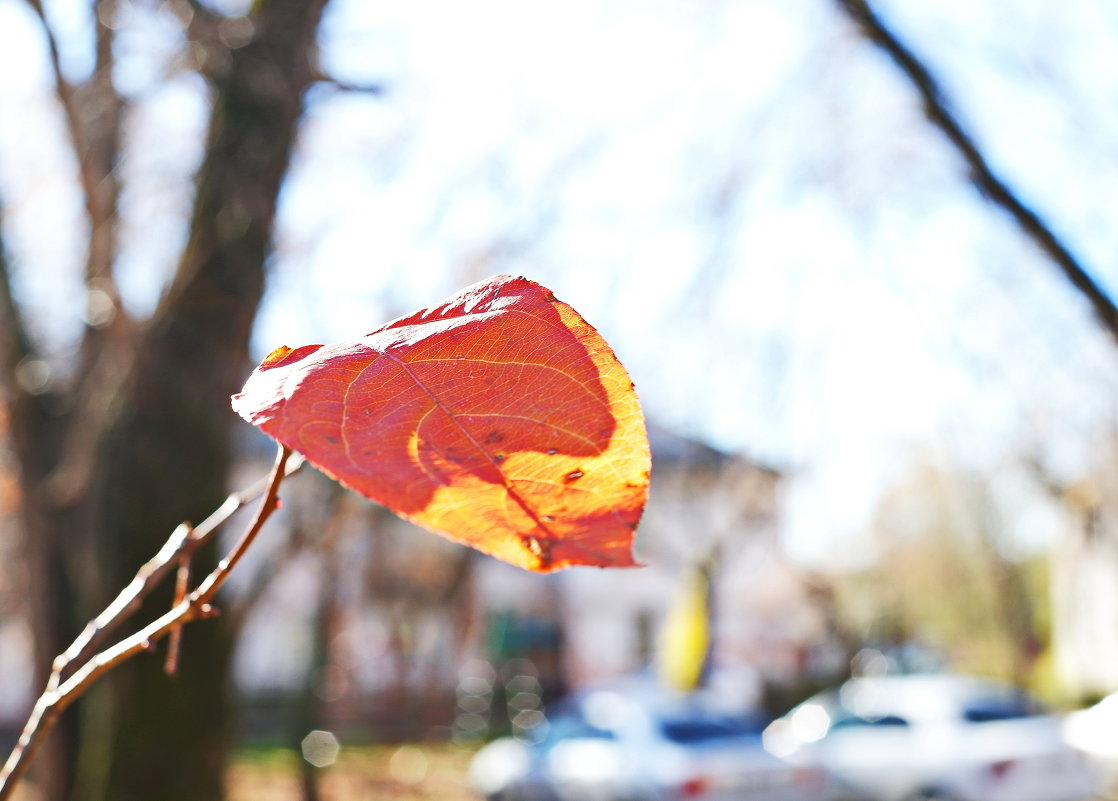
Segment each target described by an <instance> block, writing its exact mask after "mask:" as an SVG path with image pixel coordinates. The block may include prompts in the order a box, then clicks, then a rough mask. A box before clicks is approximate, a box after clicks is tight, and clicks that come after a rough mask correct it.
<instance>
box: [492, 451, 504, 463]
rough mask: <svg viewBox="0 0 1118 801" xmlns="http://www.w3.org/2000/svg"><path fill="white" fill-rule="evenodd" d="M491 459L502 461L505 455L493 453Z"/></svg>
mask: <svg viewBox="0 0 1118 801" xmlns="http://www.w3.org/2000/svg"><path fill="white" fill-rule="evenodd" d="M493 459H494V461H497V462H503V461H504V460H505V455H504V454H503V453H495V454H493Z"/></svg>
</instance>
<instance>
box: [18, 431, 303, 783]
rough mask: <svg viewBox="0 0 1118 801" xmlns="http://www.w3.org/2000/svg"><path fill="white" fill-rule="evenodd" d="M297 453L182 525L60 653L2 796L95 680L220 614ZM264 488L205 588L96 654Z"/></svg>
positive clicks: (284, 451) (296, 463)
mask: <svg viewBox="0 0 1118 801" xmlns="http://www.w3.org/2000/svg"><path fill="white" fill-rule="evenodd" d="M290 456H291V451H290V450H289V449H288V448H285V447H283V446H281V447H280V448H279V451H278V453H277V457H276V463H275V465H274V467H273V468H272V473H271V476H270V477H269V479H268V480H267V484H266V485H264V484H263V483H258V484H257V485H255V486H253V487H251V488H249V489H247V490H244V491H242V492H239V493H234V494H232V495H230V496H229V497H228V498H226V500H225V502H224V503H223V504H222V505H221V506H220V507H218V509H217V510H216V511H215V512H214V513H213V514H211V515H210V516H209V517H208V518H206V520H205V521H203V522H202V523H201V524H199V525H198V526H197V527H193V528H192V527H191V526H189V525H186V524H183V525H180V526H179V527H178V528H176V529H175V531H174V532H172V534H171V536H170V537H169V538H168V539H167V541H166V542H165V543H164V545H163V547H162V548H160V549H159V552H158V553H156V555H155V556H154V557H152V558H151V559H150V560H149V561H148V562H147V563H145V564H144V565H143V566H142V567H141V568H140V569H139V571H137V573H136V577H135V578H134V579H133V580H132V582H131V583H130V584H129V585H128V586H127V587H125V588H124V589H123V590H122V591H121V592H120V594H119V595H118V596H117V597H116V599H115V600H113V602H112V603H110V604H109V605H108V606H107V607H106V608H105V610H104V611H103V612H102V613H101V614H100V615H98V616H97V617H95V618H94V619H93V620H91V621H90V622H89V624H88V625H87V626H86V627H85V629H84V630H83V631H82V633H81V634H79V635H78V637H77V639H75V640H74V642H73V643H72V644H71V645H70V647H69V648H67V649H66V650H65V651H64V652H63V653H62V654H60V655H59V656H58V658H57V659H56V660H55V662H54V665H53V666H52V671H51V676H50V679H49V681H48V682H47V686H46V689H45V690H44V691H43V694H42V695H41V696H40V697H39V699H38V701H36V703H35V706H34V708H33V709H32V712H31V715H30V717H29V718H28V720H27V724H26V725H25V726H24V729H23V732H22V734H21V735H20V738H19V741H18V742H17V743H16V746H15V748H14V749H13V750H12V753H11V755H10V756H9V757H8V761H7V763H6V764H5V765H4V767H3V768H2V769H0V801H6V799H8V798H9V797H10V796H11V794H12V793H13V792H14V791H15V786H16V783H17V782H18V781H19V779H20V777H21V776H22V775H23V772H24V771H25V770H26V769H27V766H28V764H29V763H30V761H31V760H32V758H33V757H34V755H35V753H36V751H38V749H39V746H40V745H41V744H42V742H43V739H44V738H45V737H46V735H47V733H48V732H49V731H50V730H51V728H53V726H54V724H55V723H56V722H57V720H58V716H59V715H60V714H61V713H62V711H63V710H64V709H65V708H66V707H68V706H69V705H70V704H71V703H73V702H74V701H75V700H77V699H78V698H79V697H80V696H81V695H83V694H84V693H85V691H86V690H88V689H89V687H90V686H91V685H92V684H93V682H94V681H96V680H97V679H98V678H99V677H100V676H102V675H103V674H105V673H107V672H108V671H110V670H112V669H113V668H114V667H116V666H117V665H119V664H121V663H122V662H124V661H126V660H128V659H130V658H131V657H133V656H135V655H136V654H138V653H140V652H142V651H150V650H152V648H153V647H154V644H155V643H156V642H158V641H159V640H160V639H162V638H163V637H166V636H168V635H170V634H173V633H174V632H176V631H178V630H179V629H180V628H181V627H182V625H183V624H184V623H188V622H190V621H192V620H198V619H202V618H206V617H212V616H213V615H214V614H216V612H215V610H214V609H213V607H212V606H211V601H212V600H213V598H214V595H215V594H216V593H217V591H218V590H219V589H220V588H221V586H222V584H224V583H225V580H226V579H227V578H228V576H229V573H230V571H232V569H233V568H234V567H235V566H236V564H237V562H238V561H239V560H240V558H241V557H242V556H243V555H244V553H245V551H246V550H247V549H248V547H249V546H250V545H251V544H252V542H253V540H254V539H255V538H256V535H257V534H258V533H259V532H260V530H261V528H263V526H264V523H265V522H266V521H267V520H268V518H269V517H270V516H271V515H272V513H273V512H274V511H275V510H276V509H277V508H279V486H280V483H281V482H282V481H283V479H284V478H285V477H286V476H288V475H290V474H291V473H293V472H295V471H296V470H298V469H299V468H300V467H301V466H302V458H301V457H297V458H296V459H290V458H289V457H290ZM261 493H263V495H264V497H263V500H262V501H261V502H260V506H259V508H258V509H257V512H256V515H255V517H254V518H253V520H252V522H251V523H250V524H249V526H248V528H247V529H246V530H245V532H244V534H243V535H242V536H241V539H240V540H239V541H238V542H237V544H236V545H235V546H234V547H233V549H232V550H231V551H230V552H229V555H228V556H227V557H226V558H225V559H223V560H222V561H221V562H220V563H219V564H218V566H217V567H216V568H214V570H213V571H212V572H211V573H210V574H209V575H208V576H207V577H206V579H205V580H204V581H203V582H202V584H201V585H200V586H199V587H197V588H196V589H195V590H194V591H193V592H191V593H190V594H189V595H187V596H186V597H185V598H184V599H183V600H182V601H180V602H178V603H176V604H175V605H174V607H173V608H172V609H171V610H170V611H169V612H167V613H165V614H164V615H162V616H160V617H159V618H157V619H156V620H154V621H152V622H151V623H149V624H148V625H147V626H145V627H143V628H142V629H140V630H139V631H137V632H136V633H135V634H132V635H131V636H129V637H126V638H124V639H122V640H120V641H119V642H118V643H116V644H115V645H112V646H110V647H108V648H105V649H104V650H102V651H101V652H99V653H93V651H94V650H95V648H96V647H97V643H98V642H99V641H100V640H103V639H104V637H105V635H107V634H108V633H109V632H111V631H112V630H114V629H115V628H116V627H117V626H119V625H120V624H121V623H122V622H124V621H125V620H126V619H128V618H129V617H130V616H131V615H132V614H133V613H134V612H135V611H136V610H137V609H138V608H139V606H140V601H141V600H142V599H143V598H144V597H146V596H147V595H148V593H149V592H150V591H151V590H152V589H153V588H154V587H155V585H156V584H158V583H159V581H160V579H162V578H163V577H164V576H165V575H166V574H167V573H168V572H169V571H170V569H171V568H172V567H174V566H176V565H177V564H178V563H179V561H180V559H181V558H182V557H183V555H184V554H189V553H191V552H193V551H194V550H195V549H196V548H197V547H198V546H199V545H201V544H202V543H204V542H205V541H207V540H208V539H209V538H211V537H212V536H213V535H214V533H215V532H216V531H217V529H218V527H219V526H220V525H221V524H222V523H224V522H225V521H226V520H228V519H229V517H230V516H231V515H232V514H233V513H234V512H235V511H237V510H238V509H240V508H241V507H242V506H244V505H245V504H247V503H249V502H250V501H251V500H252V499H253V498H255V497H257V496H259V495H260V494H261ZM75 664H76V665H78V667H77V669H76V670H74V671H73V672H72V673H71V674H70V675H69V676H66V675H65V672H66V671H67V669H68V668H69V667H70V666H72V665H75Z"/></svg>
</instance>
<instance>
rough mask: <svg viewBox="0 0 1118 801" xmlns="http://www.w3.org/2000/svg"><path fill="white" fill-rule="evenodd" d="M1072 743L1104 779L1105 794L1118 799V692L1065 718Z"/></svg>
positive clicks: (1067, 734) (1068, 738) (1103, 790)
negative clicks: (1094, 765) (1092, 763)
mask: <svg viewBox="0 0 1118 801" xmlns="http://www.w3.org/2000/svg"><path fill="white" fill-rule="evenodd" d="M1064 735H1065V736H1066V737H1067V740H1068V742H1069V743H1071V744H1072V745H1074V746H1075V747H1076V748H1079V749H1080V750H1082V751H1085V752H1086V753H1087V755H1088V756H1090V757H1091V759H1092V760H1093V761H1094V762H1095V764H1096V766H1097V767H1098V769H1099V773H1100V774H1101V777H1102V785H1103V789H1102V795H1103V797H1104V798H1107V799H1118V693H1111V694H1110V695H1108V696H1106V697H1105V698H1103V699H1102V700H1101V701H1099V702H1098V703H1097V704H1095V705H1094V706H1091V707H1088V708H1087V709H1081V710H1079V711H1077V712H1072V713H1070V714H1068V715H1067V717H1065V718H1064Z"/></svg>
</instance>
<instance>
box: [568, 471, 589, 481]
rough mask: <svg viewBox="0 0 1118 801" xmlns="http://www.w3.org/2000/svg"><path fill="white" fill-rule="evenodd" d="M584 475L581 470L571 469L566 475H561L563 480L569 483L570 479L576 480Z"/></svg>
mask: <svg viewBox="0 0 1118 801" xmlns="http://www.w3.org/2000/svg"><path fill="white" fill-rule="evenodd" d="M584 475H586V474H585V473H583V472H582V471H581V470H572V471H571V472H569V473H567V475H565V476H563V481H565V482H567V483H568V484H570V483H571V482H572V481H578V480H579V479H580V478H582V477H583V476H584Z"/></svg>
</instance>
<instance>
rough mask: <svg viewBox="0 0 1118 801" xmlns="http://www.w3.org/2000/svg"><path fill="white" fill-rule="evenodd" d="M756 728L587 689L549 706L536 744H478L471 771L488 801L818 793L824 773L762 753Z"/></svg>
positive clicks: (651, 699) (816, 800)
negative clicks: (560, 702)
mask: <svg viewBox="0 0 1118 801" xmlns="http://www.w3.org/2000/svg"><path fill="white" fill-rule="evenodd" d="M761 728H762V727H761V726H760V725H758V724H751V723H749V722H747V721H744V720H742V719H740V718H735V717H729V716H726V715H723V714H719V713H718V712H717V711H711V710H710V709H707V708H703V707H702V706H701V705H698V704H696V703H695V702H694V699H687V698H685V697H678V698H673V697H668V696H665V695H662V694H660V693H648V692H638V693H634V692H632V691H622V690H617V689H598V690H592V691H588V692H584V693H580V694H577V695H574V696H571V697H569V698H568V699H566V700H565V701H564V702H563V703H562V704H560V705H559V707H558V708H557V709H556V710H555V711H554V713H552V714H549V715H548V720H547V723H546V724H543V728H541V730H540V731H538V732H537V735H536V736H537V738H538V741H537V742H535V743H530V742H525V741H523V740H517V739H514V738H511V737H506V738H502V739H499V740H495V741H493V742H492V743H490V744H488V745H486V746H484V747H483V748H482V749H481V750H480V751H478V753H477V754H476V755H475V757H474V759H473V761H472V762H471V765H470V770H469V779H470V784H471V787H472V788H473V789H474V791H475V792H477V793H478V794H479V795H481V796H483V797H484V798H486V799H488V800H489V801H731V799H732V800H733V801H822V799H824V798H825V791H826V786H825V785H826V780H825V777H824V774H823V773H822V771H820V770H819V769H818V768H815V767H811V766H795V765H792V764H789V763H788V762H785V761H784V760H781V759H778V758H777V757H774V756H773V755H772V754H770V753H768V752H767V751H765V749H764V748H763V747H762V745H761Z"/></svg>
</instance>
